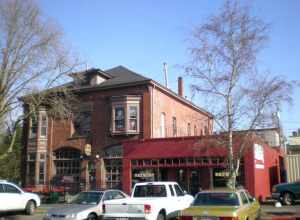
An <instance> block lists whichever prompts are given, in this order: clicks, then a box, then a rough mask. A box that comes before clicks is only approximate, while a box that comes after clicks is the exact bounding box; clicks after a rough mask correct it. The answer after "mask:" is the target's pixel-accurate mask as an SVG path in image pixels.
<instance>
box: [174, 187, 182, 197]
mask: <svg viewBox="0 0 300 220" xmlns="http://www.w3.org/2000/svg"><path fill="white" fill-rule="evenodd" d="M174 187H175V191H176V194H177V196H184V193H183V191H182V189H181V188H180V187H179V186H178V185H174Z"/></svg>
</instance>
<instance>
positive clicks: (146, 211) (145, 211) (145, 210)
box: [144, 205, 151, 214]
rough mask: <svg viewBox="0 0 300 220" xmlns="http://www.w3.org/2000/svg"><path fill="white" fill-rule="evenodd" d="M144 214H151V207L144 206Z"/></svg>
mask: <svg viewBox="0 0 300 220" xmlns="http://www.w3.org/2000/svg"><path fill="white" fill-rule="evenodd" d="M144 213H145V214H150V213H151V205H144Z"/></svg>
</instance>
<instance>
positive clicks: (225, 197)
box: [193, 192, 239, 206]
mask: <svg viewBox="0 0 300 220" xmlns="http://www.w3.org/2000/svg"><path fill="white" fill-rule="evenodd" d="M193 205H194V206H238V205H239V200H238V197H237V195H236V193H223V192H211V193H209V192H208V193H199V194H198V195H197V197H196V198H195V200H194V202H193Z"/></svg>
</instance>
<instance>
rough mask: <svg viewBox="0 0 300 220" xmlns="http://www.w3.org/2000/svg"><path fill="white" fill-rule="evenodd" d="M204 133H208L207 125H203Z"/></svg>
mask: <svg viewBox="0 0 300 220" xmlns="http://www.w3.org/2000/svg"><path fill="white" fill-rule="evenodd" d="M204 134H205V135H207V134H209V131H208V127H207V126H204Z"/></svg>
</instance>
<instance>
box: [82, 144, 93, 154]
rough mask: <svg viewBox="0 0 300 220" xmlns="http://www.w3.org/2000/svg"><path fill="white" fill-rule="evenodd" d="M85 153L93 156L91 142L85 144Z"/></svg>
mask: <svg viewBox="0 0 300 220" xmlns="http://www.w3.org/2000/svg"><path fill="white" fill-rule="evenodd" d="M84 153H85V155H86V156H91V154H92V146H91V145H90V144H86V145H84Z"/></svg>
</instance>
